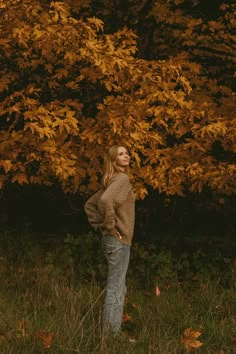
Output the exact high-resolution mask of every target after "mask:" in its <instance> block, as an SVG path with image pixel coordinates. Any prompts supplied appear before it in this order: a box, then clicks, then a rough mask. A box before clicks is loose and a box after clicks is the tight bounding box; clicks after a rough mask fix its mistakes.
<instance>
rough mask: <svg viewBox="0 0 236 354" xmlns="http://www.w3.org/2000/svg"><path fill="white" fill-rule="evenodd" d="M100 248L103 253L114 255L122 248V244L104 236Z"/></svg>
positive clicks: (108, 236)
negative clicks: (101, 247)
mask: <svg viewBox="0 0 236 354" xmlns="http://www.w3.org/2000/svg"><path fill="white" fill-rule="evenodd" d="M102 246H103V250H104V252H105V253H109V254H111V253H114V252H116V251H118V250H119V249H121V248H122V244H121V243H120V242H119V241H117V239H116V238H115V237H114V236H110V235H105V236H103V238H102Z"/></svg>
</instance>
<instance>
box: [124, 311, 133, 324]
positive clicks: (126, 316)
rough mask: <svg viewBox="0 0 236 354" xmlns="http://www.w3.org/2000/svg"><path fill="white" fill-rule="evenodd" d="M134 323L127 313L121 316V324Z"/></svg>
mask: <svg viewBox="0 0 236 354" xmlns="http://www.w3.org/2000/svg"><path fill="white" fill-rule="evenodd" d="M128 321H129V322H134V320H133V318H132V317H131V316H130V315H129V314H128V313H127V312H125V313H123V316H122V323H124V322H128Z"/></svg>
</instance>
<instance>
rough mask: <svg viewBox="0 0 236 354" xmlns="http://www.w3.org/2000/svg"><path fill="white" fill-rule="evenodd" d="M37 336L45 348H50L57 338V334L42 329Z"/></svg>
mask: <svg viewBox="0 0 236 354" xmlns="http://www.w3.org/2000/svg"><path fill="white" fill-rule="evenodd" d="M35 337H36V338H38V339H39V340H40V342H41V344H42V346H43V347H44V348H50V347H51V346H52V342H53V339H54V338H55V334H54V333H50V332H47V331H45V330H44V329H41V330H40V331H38V332H37V333H36V335H35Z"/></svg>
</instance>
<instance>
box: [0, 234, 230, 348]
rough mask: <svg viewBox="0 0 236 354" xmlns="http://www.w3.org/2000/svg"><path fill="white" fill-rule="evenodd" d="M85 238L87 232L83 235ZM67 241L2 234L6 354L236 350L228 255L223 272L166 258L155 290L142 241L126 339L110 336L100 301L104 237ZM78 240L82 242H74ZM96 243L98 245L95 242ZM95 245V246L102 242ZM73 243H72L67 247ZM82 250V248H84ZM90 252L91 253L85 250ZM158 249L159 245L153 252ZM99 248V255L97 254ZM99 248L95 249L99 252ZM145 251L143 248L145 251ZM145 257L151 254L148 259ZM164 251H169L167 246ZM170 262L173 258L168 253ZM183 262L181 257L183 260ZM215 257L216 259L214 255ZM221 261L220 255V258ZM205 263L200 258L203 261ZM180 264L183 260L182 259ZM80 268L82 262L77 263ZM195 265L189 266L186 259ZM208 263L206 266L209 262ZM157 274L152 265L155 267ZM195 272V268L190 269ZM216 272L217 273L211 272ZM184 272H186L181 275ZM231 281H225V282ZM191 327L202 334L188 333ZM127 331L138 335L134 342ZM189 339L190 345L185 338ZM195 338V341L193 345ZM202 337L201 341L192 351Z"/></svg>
mask: <svg viewBox="0 0 236 354" xmlns="http://www.w3.org/2000/svg"><path fill="white" fill-rule="evenodd" d="M81 237H82V236H81ZM81 237H80V241H78V238H75V239H74V241H73V238H70V242H69V243H68V238H67V239H66V242H64V243H63V244H60V243H57V242H54V241H53V242H49V243H44V242H39V241H38V240H37V241H35V240H34V238H33V236H32V235H30V234H29V235H26V234H25V235H21V237H19V235H18V237H16V235H14V234H11V233H2V234H1V236H0V246H1V248H0V250H1V254H0V281H1V290H0V353H4V354H17V353H20V354H41V353H42V354H43V353H51V354H66V353H70V354H74V353H81V354H82V353H83V354H88V353H103V354H104V353H109V354H112V353H114V354H119V353H120V354H124V353H135V354H149V353H150V354H151V353H153V354H154V353H155V354H168V353H173V354H174V353H178V354H181V353H191V352H195V351H196V352H198V353H203V354H207V353H212V354H223V353H224V354H226V353H227V354H233V353H234V352H236V301H235V300H236V286H235V285H236V273H235V268H234V267H233V262H232V266H231V265H230V264H231V263H230V262H229V260H227V265H228V268H227V269H225V264H223V265H222V269H223V270H222V273H219V271H217V274H210V273H209V269H210V270H212V269H214V268H213V267H207V268H206V269H207V272H206V273H204V272H203V271H202V270H201V271H199V272H197V273H196V272H195V274H194V276H193V277H192V279H189V274H192V273H191V272H186V270H185V272H184V273H183V272H182V268H181V272H182V273H181V281H179V280H178V274H177V270H176V269H175V266H176V264H177V263H176V262H175V261H174V258H173V259H172V261H171V262H172V263H168V268H166V258H165V259H164V258H163V262H164V263H163V264H164V266H163V264H159V268H160V267H162V266H163V267H162V269H163V271H164V272H165V269H167V270H166V279H168V281H167V280H165V274H162V277H160V275H159V278H158V279H159V280H158V285H159V288H160V290H161V295H160V296H156V294H155V279H156V278H155V277H153V278H151V277H150V278H149V279H146V281H145V280H144V279H145V272H147V273H146V276H147V274H150V268H148V270H147V267H146V265H145V262H143V263H142V262H141V263H142V264H143V269H144V270H143V272H140V273H139V272H137V269H138V270H140V271H141V265H140V264H139V267H138V265H137V262H139V263H140V261H144V260H146V259H148V257H150V259H151V260H153V262H154V258H153V254H152V255H150V250H149V253H145V252H144V250H145V251H146V249H145V247H141V246H140V252H139V254H138V255H137V247H138V246H137V245H136V253H135V256H133V259H132V261H131V264H130V270H129V275H128V279H127V281H128V293H127V299H126V304H125V312H126V313H127V314H128V315H129V316H130V317H128V316H127V319H128V320H127V321H126V322H124V323H123V333H124V336H117V337H116V338H109V337H108V338H104V337H103V335H102V304H103V297H104V285H105V274H106V269H105V260H104V258H103V256H102V253H101V252H100V249H99V247H98V244H99V240H98V241H95V240H94V239H92V241H91V239H90V238H89V236H88V237H85V236H84V238H83V239H82V240H81ZM75 240H76V241H75ZM91 242H92V243H93V244H94V243H95V247H91ZM96 242H97V244H96ZM68 245H69V246H68ZM81 249H82V252H81V253H80V252H79V250H81ZM85 249H89V250H90V251H89V252H87V253H85ZM153 250H154V252H156V249H155V248H154V249H153ZM95 251H96V252H95ZM93 252H95V253H93ZM142 252H143V253H142ZM142 254H145V256H143V258H142ZM161 254H162V256H163V251H162V253H161ZM168 259H169V258H168ZM178 262H179V259H178ZM209 262H210V260H209ZM217 262H218V263H219V259H218V261H217ZM198 263H199V259H198ZM178 264H179V263H178ZM78 265H79V267H78ZM188 267H189V264H188ZM203 267H205V260H204V264H203ZM151 271H152V272H154V267H153V268H152V267H151ZM191 271H192V270H191ZM213 273H214V272H213ZM184 275H188V276H187V278H186V279H183V277H184ZM225 278H226V279H227V281H224V279H225ZM188 328H192V330H193V331H195V332H192V333H193V334H194V333H195V334H196V333H197V331H198V332H200V335H199V337H198V338H192V342H191V336H190V337H189V336H186V335H185V336H184V331H185V330H186V329H188ZM126 335H129V336H130V337H135V338H136V339H137V341H136V343H129V342H128V340H126ZM181 338H182V339H183V338H184V343H185V344H186V343H187V344H188V345H187V344H186V347H185V346H184V343H183V342H181ZM194 340H195V342H194ZM196 341H200V342H202V343H203V345H202V346H201V347H199V348H196V349H194V348H193V346H194V344H196V343H197V342H196Z"/></svg>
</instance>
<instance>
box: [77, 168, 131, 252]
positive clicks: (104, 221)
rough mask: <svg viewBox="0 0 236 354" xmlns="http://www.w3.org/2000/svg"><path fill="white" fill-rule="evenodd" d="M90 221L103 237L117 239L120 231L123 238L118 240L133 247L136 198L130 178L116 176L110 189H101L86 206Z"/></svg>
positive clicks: (121, 174) (109, 186) (125, 175)
mask: <svg viewBox="0 0 236 354" xmlns="http://www.w3.org/2000/svg"><path fill="white" fill-rule="evenodd" d="M84 209H85V212H86V214H87V216H88V221H89V223H90V224H91V226H92V227H93V228H94V229H95V230H98V229H99V230H100V231H101V233H102V234H103V235H112V236H115V237H116V232H117V231H118V232H119V234H120V235H121V236H122V238H121V239H120V238H118V237H117V239H118V240H119V241H120V242H122V243H124V244H126V245H131V242H132V238H133V233H134V219H135V196H134V193H133V191H132V188H131V185H130V181H129V177H128V175H127V174H125V173H122V172H120V173H117V174H115V175H114V176H113V177H112V179H111V181H110V183H109V185H108V187H107V188H106V189H105V188H101V189H100V190H99V191H98V192H97V193H95V194H94V195H93V196H92V197H91V198H90V199H89V200H88V201H87V202H86V203H85V206H84Z"/></svg>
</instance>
